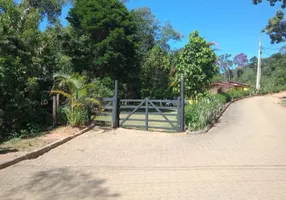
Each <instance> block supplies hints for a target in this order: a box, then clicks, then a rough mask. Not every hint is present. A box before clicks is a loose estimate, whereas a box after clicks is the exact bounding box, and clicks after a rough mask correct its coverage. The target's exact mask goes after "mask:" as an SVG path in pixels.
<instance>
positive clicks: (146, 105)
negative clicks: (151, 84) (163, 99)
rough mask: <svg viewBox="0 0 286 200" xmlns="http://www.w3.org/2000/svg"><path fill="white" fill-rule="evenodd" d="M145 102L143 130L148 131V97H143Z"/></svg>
mask: <svg viewBox="0 0 286 200" xmlns="http://www.w3.org/2000/svg"><path fill="white" fill-rule="evenodd" d="M145 101H146V104H145V130H146V131H148V120H149V119H148V114H149V109H148V104H149V102H148V98H146V99H145Z"/></svg>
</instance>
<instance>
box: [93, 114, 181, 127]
mask: <svg viewBox="0 0 286 200" xmlns="http://www.w3.org/2000/svg"><path fill="white" fill-rule="evenodd" d="M166 114H176V112H168V113H166ZM127 116H128V115H127V114H120V119H124V118H126V117H127ZM166 117H167V119H169V120H170V121H177V116H166ZM148 118H149V120H165V118H164V117H163V116H162V115H152V113H149V115H148ZM129 119H141V120H144V119H145V115H141V114H137V113H135V114H133V115H131V117H130V118H129ZM95 120H96V121H102V122H111V120H112V116H111V115H108V116H96V117H95ZM121 121H122V120H120V122H121ZM173 124H174V125H175V126H177V123H173ZM124 125H134V126H145V121H129V120H127V121H126V122H125V123H124ZM124 125H123V126H124ZM148 125H149V126H154V127H164V128H172V126H171V124H169V123H168V122H167V121H166V122H150V121H149V123H148Z"/></svg>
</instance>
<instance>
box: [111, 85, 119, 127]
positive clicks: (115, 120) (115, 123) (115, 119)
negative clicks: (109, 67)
mask: <svg viewBox="0 0 286 200" xmlns="http://www.w3.org/2000/svg"><path fill="white" fill-rule="evenodd" d="M117 127H119V98H118V81H117V80H115V82H114V96H113V102H112V128H117Z"/></svg>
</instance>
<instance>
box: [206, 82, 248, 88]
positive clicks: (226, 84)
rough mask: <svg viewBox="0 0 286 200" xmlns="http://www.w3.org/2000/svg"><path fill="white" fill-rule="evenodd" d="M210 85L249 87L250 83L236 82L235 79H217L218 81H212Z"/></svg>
mask: <svg viewBox="0 0 286 200" xmlns="http://www.w3.org/2000/svg"><path fill="white" fill-rule="evenodd" d="M211 86H212V87H215V86H221V87H235V86H240V87H249V86H250V85H248V84H245V83H240V82H236V81H229V82H222V81H218V82H214V83H212V84H211Z"/></svg>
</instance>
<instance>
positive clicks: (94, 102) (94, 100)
mask: <svg viewBox="0 0 286 200" xmlns="http://www.w3.org/2000/svg"><path fill="white" fill-rule="evenodd" d="M85 101H87V102H90V103H93V104H96V105H100V104H101V103H100V100H98V99H95V98H85Z"/></svg>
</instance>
